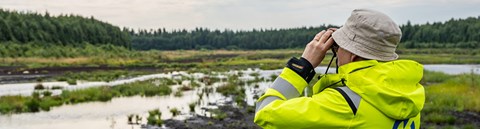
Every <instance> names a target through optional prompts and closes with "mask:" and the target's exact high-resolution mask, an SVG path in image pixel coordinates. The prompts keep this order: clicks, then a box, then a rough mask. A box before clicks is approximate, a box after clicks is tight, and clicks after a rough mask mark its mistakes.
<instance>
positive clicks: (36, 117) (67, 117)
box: [0, 65, 480, 129]
mask: <svg viewBox="0 0 480 129" xmlns="http://www.w3.org/2000/svg"><path fill="white" fill-rule="evenodd" d="M424 68H425V69H426V70H430V71H440V72H445V73H448V74H462V73H472V72H473V73H476V74H480V65H424ZM325 69H326V68H325V67H318V68H316V69H315V71H317V73H318V72H321V73H323V72H324V71H325ZM329 71H330V72H334V71H335V68H331V69H330V70H329ZM236 72H238V71H230V72H225V73H221V74H219V75H218V76H219V77H220V78H226V76H225V75H229V74H235V73H236ZM241 72H242V73H244V74H243V75H244V76H242V77H240V80H242V81H247V80H251V79H254V77H252V76H250V73H259V74H260V77H261V78H265V79H264V80H263V81H260V82H258V83H254V84H250V85H245V86H244V87H245V89H246V91H245V92H246V99H247V100H246V101H247V104H248V105H254V102H255V99H254V97H253V96H254V95H260V94H262V93H263V89H265V88H267V87H268V86H269V85H270V84H271V81H270V80H269V78H270V76H271V75H272V74H273V75H278V74H280V72H281V70H259V69H248V70H244V71H241ZM175 75H186V76H190V77H194V78H201V77H203V76H205V75H204V74H201V73H195V74H187V73H185V72H174V73H166V74H152V75H145V76H140V77H136V78H130V79H125V80H116V81H112V82H108V83H107V82H80V83H79V84H78V85H77V86H73V87H72V86H69V85H68V84H67V83H65V82H46V83H43V84H44V85H45V86H62V87H64V89H67V90H69V89H70V90H73V89H79V88H80V89H81V88H87V87H93V86H103V85H107V86H115V85H119V84H123V83H129V82H134V81H140V80H148V79H153V78H173V77H174V76H175ZM223 81H224V80H223ZM223 81H221V82H218V83H214V84H213V85H212V86H211V87H218V86H220V85H223V84H225V82H223ZM188 82H189V81H184V82H182V84H184V83H188ZM182 84H178V85H174V86H172V89H173V90H174V92H175V90H176V89H177V87H179V86H181V85H182ZM35 85H36V83H22V84H4V85H0V96H2V95H29V94H31V92H33V87H34V86H35ZM201 85H202V86H201V87H200V88H196V89H194V90H191V91H185V92H183V96H181V97H174V96H173V95H169V96H156V97H141V96H134V97H120V98H113V99H112V100H111V101H109V102H88V103H80V104H74V105H64V106H60V107H54V108H52V109H51V110H50V111H48V112H45V111H42V112H37V113H22V114H12V115H0V129H67V128H68V129H85V128H89V129H132V128H135V129H139V128H140V125H129V124H127V115H129V114H139V115H140V116H141V117H143V119H142V122H141V123H146V117H147V116H148V110H152V109H160V111H161V112H162V119H169V118H173V119H185V118H186V117H189V116H192V115H204V116H208V115H210V114H209V113H208V112H206V111H205V110H204V109H212V108H213V109H214V108H216V106H218V105H222V104H224V103H229V102H231V101H232V100H231V98H229V97H225V96H222V95H220V94H218V93H216V92H212V93H209V94H208V95H206V94H205V95H203V96H202V99H199V96H198V94H199V93H200V92H201V90H203V88H206V86H205V85H204V84H201ZM252 85H258V88H254V87H253V86H252ZM60 92H61V91H60V90H58V91H54V94H59V93H60ZM193 102H198V105H197V106H196V107H195V112H194V113H189V112H190V111H189V108H188V104H190V103H193ZM171 108H177V109H179V110H180V111H181V112H182V114H181V115H180V116H176V117H172V114H171V113H170V112H169V110H170V109H171Z"/></svg>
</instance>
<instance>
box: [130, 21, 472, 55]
mask: <svg viewBox="0 0 480 129" xmlns="http://www.w3.org/2000/svg"><path fill="white" fill-rule="evenodd" d="M330 27H338V26H334V25H320V26H317V27H301V28H290V29H260V30H258V29H253V30H251V31H232V30H223V31H220V30H209V29H206V28H196V29H194V30H191V31H187V30H185V29H183V30H173V31H166V30H165V29H164V28H161V29H156V30H153V29H151V30H139V31H137V32H135V31H133V30H132V29H127V30H128V31H129V33H130V35H131V36H132V45H133V48H135V49H138V50H150V49H160V50H176V49H284V48H303V47H305V45H306V43H308V42H309V41H310V40H311V39H312V38H313V36H314V35H315V34H316V33H318V32H319V31H321V30H324V29H326V28H330ZM400 28H401V30H402V33H403V35H402V40H401V42H402V43H400V47H404V48H480V16H479V17H469V18H466V19H453V18H452V19H450V20H449V21H446V22H434V23H428V22H427V23H426V24H415V25H412V24H411V23H410V21H409V22H407V24H405V25H401V26H400Z"/></svg>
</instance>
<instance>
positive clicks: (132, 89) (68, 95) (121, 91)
mask: <svg viewBox="0 0 480 129" xmlns="http://www.w3.org/2000/svg"><path fill="white" fill-rule="evenodd" d="M154 81H155V80H148V81H141V82H135V83H129V84H123V85H119V86H115V87H109V86H103V87H92V88H87V89H80V90H73V91H68V90H64V91H62V93H61V95H58V96H51V92H50V91H41V92H39V91H36V92H34V93H33V94H32V96H1V97H0V113H1V114H9V113H22V112H38V111H41V110H43V111H49V110H50V108H51V107H55V106H61V105H64V104H76V103H83V102H90V101H110V100H111V99H112V98H113V97H120V96H134V95H141V96H156V95H158V96H161V95H168V94H170V93H171V92H172V90H171V89H170V87H168V85H167V83H168V82H169V81H168V80H166V79H162V80H160V81H159V82H162V83H154ZM157 84H158V85H157ZM49 92H50V93H49Z"/></svg>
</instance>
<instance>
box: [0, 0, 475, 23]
mask: <svg viewBox="0 0 480 129" xmlns="http://www.w3.org/2000/svg"><path fill="white" fill-rule="evenodd" d="M0 8H3V9H8V10H17V11H33V12H40V13H45V12H47V11H48V12H49V13H50V14H53V15H59V14H77V15H81V16H85V17H90V16H93V17H95V18H96V19H99V20H101V21H105V22H108V23H111V24H113V25H116V26H120V27H129V28H133V29H156V28H166V29H167V30H172V29H188V30H191V29H194V28H196V27H206V28H210V29H220V30H223V29H231V30H251V29H253V28H255V29H260V28H264V29H270V28H294V27H303V26H319V25H322V24H327V25H328V24H332V25H343V24H344V22H345V21H346V19H347V18H348V16H350V13H351V11H352V10H353V9H357V8H367V9H373V10H378V11H381V12H383V13H385V14H387V15H388V16H390V17H391V18H392V19H393V20H394V21H396V22H397V24H399V25H401V24H405V23H407V21H411V22H412V23H419V24H424V23H426V22H438V21H446V20H449V19H451V18H455V19H458V18H467V17H470V16H473V17H478V16H480V0H0Z"/></svg>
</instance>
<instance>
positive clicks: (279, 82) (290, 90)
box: [270, 77, 300, 100]
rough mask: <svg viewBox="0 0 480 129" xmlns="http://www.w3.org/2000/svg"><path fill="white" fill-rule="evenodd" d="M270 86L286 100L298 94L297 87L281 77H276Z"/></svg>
mask: <svg viewBox="0 0 480 129" xmlns="http://www.w3.org/2000/svg"><path fill="white" fill-rule="evenodd" d="M270 88H272V89H275V90H277V91H278V92H280V93H281V94H282V95H283V96H284V97H285V98H286V99H287V100H288V99H292V98H295V97H299V96H300V93H298V91H297V89H296V88H295V87H294V86H293V85H292V84H290V83H289V82H288V81H286V80H285V79H283V78H281V77H277V79H275V81H274V82H273V84H272V87H270Z"/></svg>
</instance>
